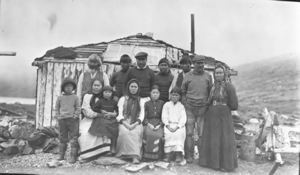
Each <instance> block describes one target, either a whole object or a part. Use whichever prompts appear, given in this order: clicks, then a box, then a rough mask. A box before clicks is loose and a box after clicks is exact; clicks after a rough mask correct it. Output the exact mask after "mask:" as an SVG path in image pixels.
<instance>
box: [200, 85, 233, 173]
mask: <svg viewBox="0 0 300 175" xmlns="http://www.w3.org/2000/svg"><path fill="white" fill-rule="evenodd" d="M223 87H224V91H223V95H222V96H221V98H216V97H214V96H212V98H211V100H210V101H209V102H210V105H209V108H208V111H207V112H206V114H205V119H204V129H203V136H202V144H201V147H200V150H199V165H201V166H205V167H209V168H213V169H225V170H227V171H232V170H234V169H235V168H237V166H238V165H237V151H236V144H235V135H234V128H233V121H232V117H231V110H237V108H238V100H237V96H236V92H235V89H234V87H233V85H231V84H230V83H224V86H223ZM213 90H214V88H213V89H212V91H213ZM216 91H218V89H217V88H216ZM216 91H214V92H216ZM217 93H218V92H217ZM219 97H220V96H219Z"/></svg>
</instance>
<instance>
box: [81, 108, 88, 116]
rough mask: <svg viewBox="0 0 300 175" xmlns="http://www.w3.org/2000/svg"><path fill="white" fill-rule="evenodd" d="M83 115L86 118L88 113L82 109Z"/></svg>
mask: <svg viewBox="0 0 300 175" xmlns="http://www.w3.org/2000/svg"><path fill="white" fill-rule="evenodd" d="M82 113H83V115H84V116H85V117H87V113H86V110H84V109H82Z"/></svg>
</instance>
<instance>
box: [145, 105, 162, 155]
mask: <svg viewBox="0 0 300 175" xmlns="http://www.w3.org/2000/svg"><path fill="white" fill-rule="evenodd" d="M163 105H164V102H163V101H162V100H157V101H153V100H150V101H147V102H146V103H145V118H144V122H143V124H144V125H145V127H144V136H143V143H144V144H143V158H146V159H152V160H157V159H160V158H162V156H163V123H162V120H161V113H162V108H163ZM148 123H150V124H152V125H153V126H154V127H156V126H158V125H160V128H159V129H158V130H155V131H154V130H152V129H151V128H149V127H148V126H147V124H148Z"/></svg>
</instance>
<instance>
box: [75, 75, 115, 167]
mask: <svg viewBox="0 0 300 175" xmlns="http://www.w3.org/2000/svg"><path fill="white" fill-rule="evenodd" d="M101 88H102V84H101V82H100V81H99V80H95V81H94V82H93V83H92V93H91V94H86V95H85V96H84V98H83V103H82V113H83V119H82V120H81V121H80V125H79V133H80V137H79V138H78V141H79V145H80V154H79V155H80V156H79V159H80V161H82V162H84V161H89V160H92V159H94V158H97V157H98V156H101V155H104V154H106V153H108V152H109V151H110V146H111V140H110V139H109V138H108V137H107V136H95V135H91V134H90V133H89V129H90V127H91V124H92V122H93V119H94V118H96V117H103V115H102V114H99V113H97V112H94V111H93V108H95V104H96V103H97V102H98V101H99V100H100V92H101Z"/></svg>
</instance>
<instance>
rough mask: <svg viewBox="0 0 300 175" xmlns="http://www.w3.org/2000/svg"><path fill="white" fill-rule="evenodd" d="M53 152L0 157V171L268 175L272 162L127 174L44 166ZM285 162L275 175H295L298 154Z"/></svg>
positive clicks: (115, 173)
mask: <svg viewBox="0 0 300 175" xmlns="http://www.w3.org/2000/svg"><path fill="white" fill-rule="evenodd" d="M55 157H56V155H53V154H49V153H40V154H35V155H28V156H17V157H12V158H3V157H2V159H0V173H22V174H24V173H30V174H46V175H47V174H49V175H50V174H51V175H55V174H64V175H65V174H70V175H71V174H72V175H90V174H91V175H93V174H101V175H102V174H103V175H122V174H146V175H147V174H155V175H162V174H163V175H177V174H190V175H196V174H197V175H206V174H207V175H208V174H210V175H212V174H242V175H244V174H246V175H248V174H255V175H256V174H257V175H263V174H268V173H269V172H270V170H271V169H272V166H273V165H274V162H269V161H258V162H256V163H254V162H246V161H243V160H239V167H238V168H237V169H236V170H235V172H232V173H224V172H219V171H214V170H211V169H208V168H203V167H200V166H198V165H197V161H195V162H194V163H193V164H188V165H184V166H175V165H172V166H171V167H170V168H169V169H161V168H154V169H144V170H141V171H140V172H137V173H130V172H127V171H125V169H124V167H122V166H100V165H94V164H92V163H86V164H79V163H76V164H74V165H71V164H69V163H66V162H65V163H63V165H62V166H60V167H58V168H48V167H47V166H46V163H47V162H48V161H50V160H52V159H55ZM282 158H283V160H284V161H285V164H284V165H283V166H282V167H279V168H278V170H277V171H276V173H275V174H278V175H279V174H286V175H297V174H299V155H297V154H283V155H282Z"/></svg>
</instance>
